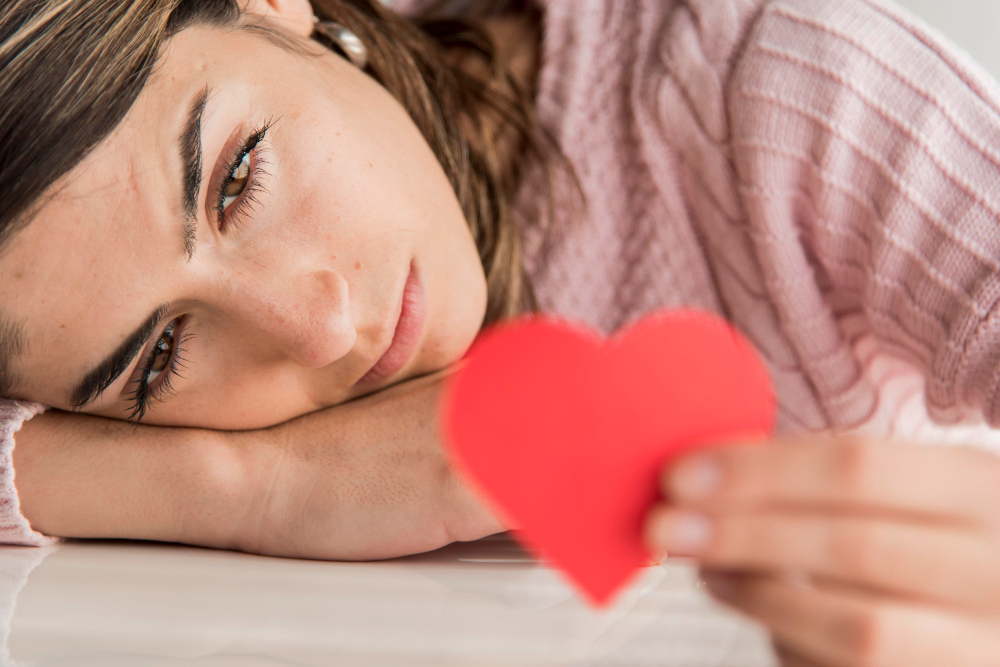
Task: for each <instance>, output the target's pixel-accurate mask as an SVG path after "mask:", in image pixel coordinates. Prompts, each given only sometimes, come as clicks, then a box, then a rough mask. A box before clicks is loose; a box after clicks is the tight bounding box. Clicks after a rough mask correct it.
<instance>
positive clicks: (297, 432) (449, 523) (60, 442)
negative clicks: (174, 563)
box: [14, 376, 503, 559]
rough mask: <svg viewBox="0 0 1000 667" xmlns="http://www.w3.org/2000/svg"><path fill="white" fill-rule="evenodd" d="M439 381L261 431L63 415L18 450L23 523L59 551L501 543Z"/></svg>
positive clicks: (382, 550) (42, 422)
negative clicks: (68, 544)
mask: <svg viewBox="0 0 1000 667" xmlns="http://www.w3.org/2000/svg"><path fill="white" fill-rule="evenodd" d="M441 380H442V378H441V376H431V377H427V378H422V379H419V380H415V381H411V382H407V383H404V384H401V385H397V386H396V387H393V388H391V389H389V390H386V391H384V392H380V393H379V394H375V395H373V396H369V397H366V398H363V399H360V400H357V401H354V402H351V403H349V404H345V405H342V406H338V407H335V408H330V409H327V410H322V411H319V412H316V413H313V414H310V415H306V416H304V417H300V418H298V419H295V420H292V421H290V422H287V423H285V424H281V425H279V426H276V427H273V428H270V429H265V430H258V431H235V432H222V431H209V430H202V429H186V428H164V427H153V426H142V427H139V428H135V427H133V426H132V425H131V424H128V423H125V422H120V421H115V420H108V419H101V418H96V417H89V416H84V415H73V414H66V413H58V412H53V413H49V414H45V415H42V416H40V417H38V418H36V419H33V420H31V421H30V422H27V423H26V424H25V426H24V428H23V429H22V430H21V432H20V433H19V434H18V437H17V447H16V448H15V450H14V468H15V471H16V486H17V490H18V495H19V497H20V501H21V508H22V513H23V514H24V516H25V517H26V518H27V519H28V520H29V521H30V522H31V525H32V527H34V528H35V529H36V530H39V531H41V532H43V533H46V534H49V535H57V536H62V537H90V538H126V539H147V540H161V541H169V542H182V543H186V544H196V545H201V546H207V547H215V548H222V549H237V550H242V551H249V552H253V553H262V554H268V555H275V556H292V557H305V558H324V559H371V558H385V557H391V556H398V555H403V554H407V553H415V552H420V551H426V550H430V549H434V548H437V547H440V546H443V545H445V544H447V543H449V542H451V541H454V540H468V539H476V538H478V537H482V536H485V535H488V534H491V533H494V532H498V531H500V530H503V527H502V526H501V525H500V524H499V523H498V522H497V520H496V519H495V518H494V517H493V515H492V514H491V513H490V512H489V511H488V510H486V509H485V508H484V507H483V506H482V505H481V504H480V503H479V501H478V500H477V499H476V498H475V497H474V496H473V495H472V494H471V493H470V492H469V490H468V489H467V487H466V486H465V485H464V484H463V483H462V481H461V480H460V479H459V478H458V477H457V476H456V473H455V472H454V471H453V470H452V468H451V467H450V466H449V464H448V462H447V460H446V458H445V455H444V452H443V451H442V449H441V447H440V444H439V439H438V433H437V419H436V415H437V402H438V396H439V393H440V389H441Z"/></svg>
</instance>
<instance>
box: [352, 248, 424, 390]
mask: <svg viewBox="0 0 1000 667" xmlns="http://www.w3.org/2000/svg"><path fill="white" fill-rule="evenodd" d="M397 312H398V315H397V317H396V327H395V331H394V333H393V335H392V341H390V343H389V347H388V348H386V350H385V352H383V353H382V356H381V357H379V359H378V361H376V362H375V365H374V366H372V367H371V369H370V370H369V371H368V372H367V373H365V374H364V376H363V377H362V378H361V379H360V380H358V385H371V384H376V383H378V382H382V381H383V380H386V379H388V378H390V377H392V376H393V375H395V374H396V373H398V372H399V371H401V370H402V369H403V367H404V366H406V364H407V362H408V361H409V360H410V358H411V357H412V356H413V353H414V352H416V351H417V344H418V343H419V342H420V335H421V334H422V333H423V330H424V320H425V319H426V317H427V300H426V295H425V293H424V286H423V283H421V282H420V274H419V273H418V272H417V267H416V265H415V264H414V263H412V262H411V263H410V273H409V275H408V276H407V277H406V284H405V285H404V287H403V294H402V296H401V298H400V305H399V309H398V310H397Z"/></svg>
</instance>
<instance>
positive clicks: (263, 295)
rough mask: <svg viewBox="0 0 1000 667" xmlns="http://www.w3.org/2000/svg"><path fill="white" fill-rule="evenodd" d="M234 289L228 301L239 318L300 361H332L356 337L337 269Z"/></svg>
mask: <svg viewBox="0 0 1000 667" xmlns="http://www.w3.org/2000/svg"><path fill="white" fill-rule="evenodd" d="M237 282H240V281H237ZM236 292H237V293H235V294H233V295H232V302H231V304H230V308H231V309H232V311H233V314H234V315H235V316H236V318H237V319H238V320H239V321H240V322H241V323H242V324H243V325H244V326H246V327H248V328H249V329H250V331H251V332H253V333H252V335H254V336H258V337H260V338H262V339H264V340H267V341H270V342H272V343H273V344H274V345H275V347H276V348H277V349H278V350H280V351H281V352H282V353H283V354H285V355H286V356H288V357H289V358H290V359H292V360H293V361H295V362H296V363H298V364H300V365H302V366H306V367H310V368H319V367H322V366H327V365H329V364H332V363H333V362H335V361H337V360H338V359H341V358H342V357H344V356H346V355H347V353H348V352H350V351H351V349H352V348H353V347H354V343H355V342H356V341H357V338H358V334H357V330H356V329H355V328H354V321H353V319H352V317H351V300H350V293H349V290H348V284H347V281H346V280H345V279H344V278H343V276H341V275H339V274H337V273H335V272H333V271H328V270H320V271H313V272H311V273H305V274H299V275H298V276H289V277H286V278H282V277H281V276H273V281H270V282H267V283H263V284H262V283H259V282H256V281H255V282H253V283H251V282H245V283H243V282H241V284H240V285H239V286H238V288H237V290H236Z"/></svg>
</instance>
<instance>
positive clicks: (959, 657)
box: [705, 573, 1000, 667]
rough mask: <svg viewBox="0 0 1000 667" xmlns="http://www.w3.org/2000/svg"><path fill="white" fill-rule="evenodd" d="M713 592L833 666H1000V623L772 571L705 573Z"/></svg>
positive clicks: (792, 646) (795, 647) (804, 652)
mask: <svg viewBox="0 0 1000 667" xmlns="http://www.w3.org/2000/svg"><path fill="white" fill-rule="evenodd" d="M705 580H706V583H707V584H708V587H709V590H710V591H711V592H712V594H713V595H715V596H717V597H719V598H720V599H721V600H723V601H724V602H726V603H727V604H729V605H731V606H733V607H735V608H737V609H739V610H741V611H743V612H744V613H747V614H749V615H750V616H753V617H754V618H756V619H757V620H759V621H761V622H763V623H764V624H765V625H767V627H768V628H769V629H770V631H771V632H772V634H773V636H774V638H775V641H776V642H778V643H780V644H782V645H784V646H787V647H788V648H789V649H790V650H792V651H794V652H795V653H796V654H799V655H801V656H803V657H804V658H807V659H809V660H813V661H815V662H818V663H819V664H822V665H828V666H829V667H856V666H857V665H865V666H866V667H899V666H900V665H906V667H940V666H941V665H948V667H986V666H987V665H994V664H1000V640H998V637H1000V624H998V622H997V621H995V620H992V621H991V620H985V619H980V618H975V617H967V616H963V615H960V614H958V613H954V612H948V611H945V610H943V609H934V608H930V607H922V606H917V605H914V604H907V603H903V602H899V601H894V600H892V599H889V598H881V597H878V596H874V595H871V594H868V593H864V592H861V591H858V590H856V589H850V588H844V587H840V586H831V585H828V584H819V585H816V586H804V585H801V584H795V583H790V582H787V581H783V580H781V579H778V578H775V577H767V576H734V575H722V576H719V575H718V574H709V573H706V575H705Z"/></svg>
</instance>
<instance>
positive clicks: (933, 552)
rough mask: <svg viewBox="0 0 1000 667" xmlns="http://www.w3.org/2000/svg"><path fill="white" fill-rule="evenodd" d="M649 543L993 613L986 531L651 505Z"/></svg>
mask: <svg viewBox="0 0 1000 667" xmlns="http://www.w3.org/2000/svg"><path fill="white" fill-rule="evenodd" d="M647 533H648V535H649V540H650V543H651V544H653V545H655V547H656V548H659V549H662V550H665V551H666V552H667V553H668V554H670V555H674V556H691V557H696V558H698V559H699V561H700V562H701V563H702V565H703V566H705V567H710V568H717V569H725V570H751V571H764V572H772V573H774V572H798V571H804V572H808V573H810V574H814V575H819V576H821V577H824V578H829V579H836V580H840V581H843V582H845V583H850V584H854V585H860V586H863V587H871V588H876V589H882V590H884V591H887V592H891V593H894V594H900V595H905V596H913V597H920V598H928V599H931V600H934V601H938V602H943V603H947V604H956V605H959V606H961V607H966V608H972V609H975V610H977V611H983V612H990V613H998V614H1000V559H998V558H997V556H996V554H997V552H998V551H1000V545H994V544H992V543H991V541H990V540H989V539H988V538H987V536H986V534H985V533H983V534H977V533H974V532H969V531H965V530H959V529H954V528H947V527H942V526H941V525H935V524H918V523H904V522H894V521H883V520H879V519H870V518H866V517H849V516H843V515H832V514H819V515H816V514H812V515H808V514H803V513H790V512H783V511H780V510H778V511H761V512H757V513H752V514H734V513H722V514H701V513H697V512H692V511H690V510H678V509H675V508H671V507H668V506H665V505H663V506H659V507H657V508H656V509H655V510H654V511H653V512H652V513H651V514H650V519H649V523H648V524H647Z"/></svg>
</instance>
